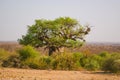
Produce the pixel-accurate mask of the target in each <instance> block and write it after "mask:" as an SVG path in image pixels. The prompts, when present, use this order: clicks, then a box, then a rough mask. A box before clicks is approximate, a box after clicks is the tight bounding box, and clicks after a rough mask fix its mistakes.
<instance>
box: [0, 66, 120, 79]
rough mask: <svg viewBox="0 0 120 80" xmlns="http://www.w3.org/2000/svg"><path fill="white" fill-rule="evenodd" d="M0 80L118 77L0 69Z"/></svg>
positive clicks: (85, 72) (79, 72) (81, 72)
mask: <svg viewBox="0 0 120 80" xmlns="http://www.w3.org/2000/svg"><path fill="white" fill-rule="evenodd" d="M0 80H120V76H119V75H114V74H110V73H103V72H89V71H54V70H29V69H14V68H1V69H0Z"/></svg>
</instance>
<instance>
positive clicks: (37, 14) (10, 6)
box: [0, 0, 120, 43]
mask: <svg viewBox="0 0 120 80" xmlns="http://www.w3.org/2000/svg"><path fill="white" fill-rule="evenodd" d="M60 16H61V17H64V16H67V17H71V18H75V19H77V20H78V21H80V23H81V24H82V25H85V24H89V25H90V26H94V27H92V31H91V32H90V34H89V35H88V36H86V41H87V42H119V43H120V0H0V41H17V39H18V38H21V36H22V35H25V34H26V32H27V25H32V24H34V20H35V19H41V18H44V19H55V18H58V17H60Z"/></svg>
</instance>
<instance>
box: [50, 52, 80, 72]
mask: <svg viewBox="0 0 120 80" xmlns="http://www.w3.org/2000/svg"><path fill="white" fill-rule="evenodd" d="M80 56H81V55H78V54H74V55H73V54H71V53H62V54H59V55H56V56H55V57H54V59H53V60H52V61H51V65H52V69H58V70H77V69H78V67H80V64H79V60H80ZM75 57H76V59H75Z"/></svg>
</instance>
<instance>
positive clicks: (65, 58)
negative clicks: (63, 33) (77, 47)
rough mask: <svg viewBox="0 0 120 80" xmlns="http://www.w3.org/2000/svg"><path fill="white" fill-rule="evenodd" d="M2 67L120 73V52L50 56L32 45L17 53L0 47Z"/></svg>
mask: <svg viewBox="0 0 120 80" xmlns="http://www.w3.org/2000/svg"><path fill="white" fill-rule="evenodd" d="M0 62H1V64H0V65H1V66H3V67H16V68H33V69H54V70H80V69H87V70H103V71H108V72H113V73H120V54H119V53H112V54H110V53H108V52H102V53H100V54H91V55H89V56H87V55H86V54H84V53H79V52H76V53H59V54H54V55H52V56H45V55H42V54H39V53H38V52H37V51H36V50H35V49H34V48H33V47H31V46H24V47H23V48H21V49H19V50H18V51H17V53H15V52H14V53H10V52H8V51H5V50H4V49H0Z"/></svg>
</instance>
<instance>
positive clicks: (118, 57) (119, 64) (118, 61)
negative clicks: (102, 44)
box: [102, 53, 120, 73]
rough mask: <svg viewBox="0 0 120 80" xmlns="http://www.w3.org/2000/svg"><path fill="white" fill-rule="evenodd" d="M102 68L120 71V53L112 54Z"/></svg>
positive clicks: (115, 71)
mask: <svg viewBox="0 0 120 80" xmlns="http://www.w3.org/2000/svg"><path fill="white" fill-rule="evenodd" d="M102 70H104V71H110V72H113V73H120V54H119V53H118V54H111V57H109V58H107V59H106V60H105V61H104V63H103V65H102Z"/></svg>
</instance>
